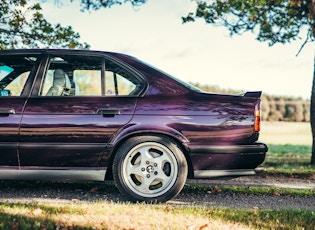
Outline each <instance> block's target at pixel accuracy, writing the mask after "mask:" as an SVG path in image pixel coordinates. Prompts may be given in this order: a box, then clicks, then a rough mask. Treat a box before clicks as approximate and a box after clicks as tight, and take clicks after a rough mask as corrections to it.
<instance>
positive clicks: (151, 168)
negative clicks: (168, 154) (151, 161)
mask: <svg viewBox="0 0 315 230" xmlns="http://www.w3.org/2000/svg"><path fill="white" fill-rule="evenodd" d="M147 172H148V173H153V172H154V167H153V166H152V165H149V166H148V167H147Z"/></svg>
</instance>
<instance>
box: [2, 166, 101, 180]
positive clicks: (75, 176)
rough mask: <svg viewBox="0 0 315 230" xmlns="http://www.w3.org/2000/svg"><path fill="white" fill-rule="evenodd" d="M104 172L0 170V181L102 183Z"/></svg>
mask: <svg viewBox="0 0 315 230" xmlns="http://www.w3.org/2000/svg"><path fill="white" fill-rule="evenodd" d="M105 174H106V170H10V169H3V170H2V169H1V170H0V180H53V181H104V180H105Z"/></svg>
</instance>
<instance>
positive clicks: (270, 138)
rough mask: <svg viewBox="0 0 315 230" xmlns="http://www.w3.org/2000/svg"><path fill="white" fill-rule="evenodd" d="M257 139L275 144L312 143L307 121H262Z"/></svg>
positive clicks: (309, 126)
mask: <svg viewBox="0 0 315 230" xmlns="http://www.w3.org/2000/svg"><path fill="white" fill-rule="evenodd" d="M259 140H260V141H261V142H265V143H267V144H276V145H279V144H280V145H284V144H291V145H312V133H311V125H310V123H309V122H262V124H261V131H260V136H259Z"/></svg>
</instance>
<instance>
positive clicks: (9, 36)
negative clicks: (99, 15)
mask: <svg viewBox="0 0 315 230" xmlns="http://www.w3.org/2000/svg"><path fill="white" fill-rule="evenodd" d="M0 2H1V4H0V49H9V48H46V47H66V48H84V49H85V48H89V45H88V44H87V43H81V42H80V41H79V40H80V35H79V33H77V32H75V31H73V29H72V27H71V26H66V27H63V26H62V25H60V24H56V25H53V24H51V23H49V22H48V21H47V20H46V19H45V18H44V15H43V14H42V8H41V5H40V3H34V4H31V5H30V4H28V2H29V1H27V0H10V1H5V0H2V1H0Z"/></svg>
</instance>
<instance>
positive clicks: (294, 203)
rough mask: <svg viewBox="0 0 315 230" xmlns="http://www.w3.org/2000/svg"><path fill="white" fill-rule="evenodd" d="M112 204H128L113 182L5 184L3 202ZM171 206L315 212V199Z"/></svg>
mask: <svg viewBox="0 0 315 230" xmlns="http://www.w3.org/2000/svg"><path fill="white" fill-rule="evenodd" d="M187 184H202V185H205V186H209V191H210V188H211V187H213V186H216V185H240V186H247V187H249V186H271V187H289V188H296V189H315V179H314V178H311V179H307V180H303V179H292V178H274V177H272V178H264V177H259V176H252V177H240V178H236V179H232V180H188V181H187ZM99 200H106V201H111V202H124V201H127V200H126V199H125V198H124V197H122V196H121V195H120V194H119V192H118V190H117V189H116V188H115V186H114V185H113V183H112V182H105V183H83V182H80V183H70V182H67V183H65V182H36V181H1V182H0V202H25V203H27V202H59V203H62V202H65V203H69V202H93V201H99ZM167 204H168V205H174V206H176V205H179V206H181V205H186V206H195V205H202V206H209V207H231V208H245V209H309V210H315V196H297V195H286V196H282V195H266V194H260V195H253V194H239V193H228V192H219V193H211V192H194V191H191V190H183V191H182V192H181V193H180V194H179V195H178V196H177V197H176V198H174V199H173V200H171V201H169V202H167Z"/></svg>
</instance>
